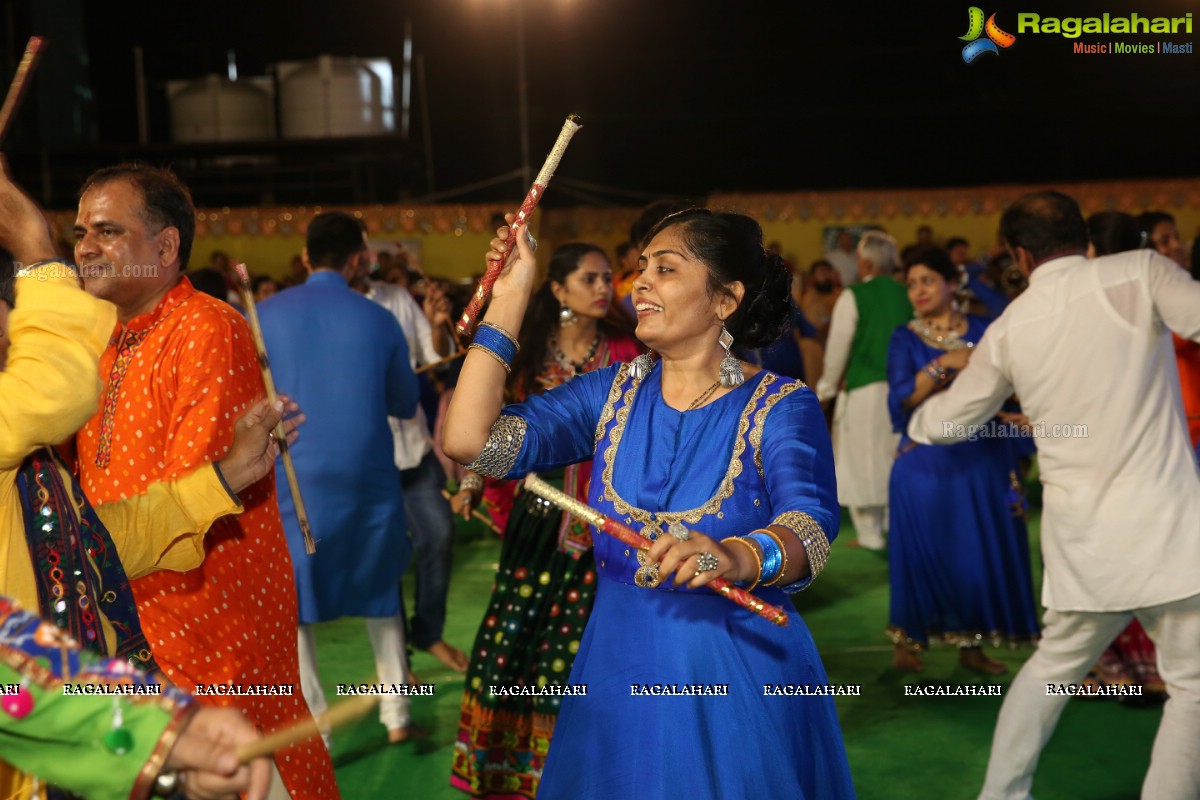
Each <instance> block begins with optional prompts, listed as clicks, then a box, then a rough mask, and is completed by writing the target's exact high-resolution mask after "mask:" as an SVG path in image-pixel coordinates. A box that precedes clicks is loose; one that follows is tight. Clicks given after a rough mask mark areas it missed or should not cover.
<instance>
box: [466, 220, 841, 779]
mask: <svg viewBox="0 0 1200 800" xmlns="http://www.w3.org/2000/svg"><path fill="white" fill-rule="evenodd" d="M646 241H647V242H648V244H646V245H645V248H644V250H643V253H642V259H641V262H640V269H641V272H640V274H639V276H638V278H637V279H636V281H635V282H634V285H633V286H634V293H633V296H634V303H635V308H636V310H637V314H638V327H637V336H638V338H639V339H641V340H642V342H643V343H645V344H646V345H647V346H649V347H650V348H652V349H653V350H654V351H655V352H656V353H657V354H658V356H659V358H658V360H657V361H654V360H652V359H650V358H648V357H641V358H639V359H635V361H634V362H633V363H631V364H617V365H613V366H611V367H608V368H606V369H601V370H596V371H594V372H591V373H588V374H586V375H581V376H579V377H577V378H576V379H575V380H573V381H571V382H570V383H567V384H565V385H563V386H561V387H558V388H556V389H553V390H551V391H549V392H546V393H544V394H542V395H539V396H537V397H532V398H530V399H529V400H527V401H526V402H524V403H521V404H518V405H514V406H508V407H506V408H503V409H502V408H501V402H502V396H503V386H504V378H505V372H506V366H505V365H506V363H507V362H508V361H509V360H510V359H511V357H512V356H513V355H514V349H515V348H514V347H513V345H512V343H511V342H510V341H509V340H510V338H511V339H512V340H515V338H516V334H517V332H518V329H519V328H520V325H521V320H522V317H523V316H524V313H525V308H526V304H527V302H528V298H529V293H530V290H531V288H532V284H533V277H534V271H535V268H534V261H533V256H532V252H531V250H530V248H529V245H528V243H527V242H526V241H525V237H523V236H521V237H518V241H517V242H516V248H517V257H516V258H515V259H514V262H513V264H512V265H511V266H510V267H509V268H508V269H507V270H506V271H505V273H504V274H503V275H502V276H501V278H500V280H499V281H498V282H497V284H496V287H495V291H494V295H493V298H492V302H491V305H490V306H489V309H488V312H487V316H486V317H485V320H484V323H485V326H484V327H481V329H480V332H479V333H478V334H477V335H476V339H475V345H476V346H477V347H476V348H475V349H474V350H472V351H471V353H470V354H469V355H468V356H467V359H466V362H465V363H464V365H463V378H464V379H463V380H461V381H460V383H459V388H458V390H457V391H456V392H455V395H454V400H453V402H452V404H451V407H450V410H449V413H448V416H447V421H446V426H445V430H444V433H443V447H444V449H445V452H446V453H447V454H448V455H450V456H451V457H453V458H456V459H457V460H459V461H462V462H471V469H473V470H475V471H477V472H482V473H484V474H490V475H494V476H498V477H502V476H507V477H519V476H521V475H524V474H526V473H529V472H537V471H540V470H549V469H553V468H556V467H560V466H562V465H564V464H570V463H574V462H579V461H584V460H590V461H591V462H592V465H593V476H595V477H594V478H593V480H592V482H591V488H590V491H589V501H590V504H591V505H592V506H593V507H595V508H597V509H599V510H600V511H602V512H604V513H605V514H607V515H609V516H611V517H614V518H616V519H619V520H622V521H623V522H625V523H626V524H627V525H629V526H630V527H632V528H634V529H635V530H638V529H640V530H642V531H643V532H644V533H646V534H647V536H649V537H650V538H652V539H654V540H655V541H654V542H653V545H652V546H651V547H649V550H648V551H647V550H638V549H636V548H629V547H628V546H626V545H624V544H621V543H620V542H618V541H616V540H615V539H612V538H610V537H608V536H605V535H600V534H598V533H597V534H596V536H595V539H594V541H595V544H594V552H595V559H596V564H597V568H598V573H599V580H598V582H597V589H596V598H595V605H594V607H593V610H592V614H591V618H590V619H589V621H588V624H587V628H586V630H585V632H584V636H583V639H582V641H581V642H580V645H579V651H578V653H577V654H576V656H575V663H574V666H573V668H572V671H571V676H570V680H569V682H570V684H572V685H579V684H583V685H586V686H587V694H586V696H570V697H564V698H563V702H562V707H561V711H560V714H559V718H558V722H557V725H556V727H555V731H554V740H553V744H552V745H551V747H550V751H549V755H548V757H547V762H546V767H545V772H544V774H543V776H542V779H541V788H540V790H539V793H538V797H539V800H567V799H568V798H569V799H570V800H589V799H590V798H596V799H597V800H599V799H600V798H604V799H605V800H607V799H608V798H613V797H620V798H624V797H644V798H666V797H687V798H689V800H703V799H704V798H733V799H736V800H741V798H746V797H755V796H760V795H762V796H768V795H769V796H779V797H788V798H796V799H799V798H822V800H825V799H826V798H833V799H835V800H837V799H840V798H849V797H853V794H854V790H853V786H852V784H851V781H850V774H849V767H848V765H847V762H846V754H845V750H844V748H843V745H842V737H841V731H840V729H839V727H838V721H837V714H836V711H835V709H834V704H833V699H832V697H831V696H829V694H828V693H827V692H830V691H831V689H833V687H828V681H827V678H826V676H825V671H824V668H823V667H822V665H821V660H820V658H819V656H818V655H817V651H816V647H815V645H814V644H813V640H812V637H811V635H810V634H809V632H808V630H807V628H806V627H805V625H804V622H803V620H802V619H801V618H800V615H799V614H798V613H797V612H796V611H795V609H794V608H793V607H792V604H791V602H790V600H789V598H788V596H787V594H786V592H794V591H798V590H800V589H803V588H804V587H806V586H807V585H808V584H809V583H810V582H811V581H812V580H813V578H815V577H816V576H817V575H818V574H819V573H820V571H821V569H822V568H823V567H824V565H825V562H826V560H827V558H828V555H829V543H830V542H831V541H832V540H833V538H834V536H835V535H836V534H837V529H838V521H839V510H838V505H837V492H836V487H835V485H834V477H833V475H834V473H833V460H832V450H831V447H830V442H829V434H828V432H827V430H826V427H825V421H824V418H823V416H822V413H821V409H820V406H819V404H818V403H817V400H816V397H815V396H814V395H813V393H812V392H811V391H809V390H808V388H807V387H805V386H804V385H803V384H802V383H800V382H799V381H794V380H789V379H785V378H781V377H780V376H778V375H776V374H774V373H771V372H768V371H765V370H757V369H755V368H753V367H750V366H748V365H745V364H743V363H741V362H738V361H737V360H736V359H733V358H731V357H730V356H729V354H728V349H729V347H730V346H731V344H732V342H730V341H729V339H730V338H732V339H733V341H735V342H737V343H738V344H744V345H745V346H748V347H760V346H764V345H768V344H770V343H771V341H773V340H774V339H775V338H776V337H777V336H778V335H779V333H780V331H781V330H782V327H783V324H784V322H785V320H786V318H787V315H788V313H789V310H790V304H789V296H790V293H789V283H790V276H789V275H788V273H787V271H786V269H785V268H784V266H783V264H782V262H781V261H780V260H779V258H778V257H777V256H773V255H770V254H768V253H766V252H765V251H764V249H763V246H762V230H761V228H759V226H758V224H757V223H756V222H754V221H753V220H751V219H750V218H748V217H744V216H741V215H738V214H719V213H713V212H710V211H707V210H704V209H693V210H689V211H684V212H680V213H679V214H676V215H672V216H670V217H667V218H666V219H664V220H663V221H662V222H661V223H659V225H658V226H656V227H655V228H654V229H653V230H652V231H651V232H650V234H648V236H647V239H646ZM492 246H493V250H492V252H490V253H489V255H488V258H489V259H490V260H497V259H499V258H501V257H502V253H503V252H504V251H505V250H506V249H507V248H508V247H510V246H511V244H510V241H509V239H508V237H507V233H506V232H505V231H504V230H502V231H501V232H500V235H499V236H498V238H497V239H494V240H493V242H492ZM468 387H469V388H468ZM464 388H466V389H467V391H465V392H464ZM647 544H650V543H649V542H648V543H647ZM718 576H720V577H724V578H726V579H729V580H732V581H739V582H744V583H745V585H746V586H747V587H749V588H750V589H751V591H753V593H754V594H755V595H756V596H757V597H759V598H761V599H762V600H763V601H765V602H769V603H773V604H775V605H779V606H782V607H784V608H785V609H787V612H788V622H789V624H788V625H787V626H786V627H778V626H775V625H772V624H771V623H770V622H768V621H766V620H764V619H763V618H761V617H759V616H757V615H755V614H754V613H752V612H750V611H747V610H744V609H742V608H740V607H739V606H736V605H734V604H732V603H730V602H729V601H727V600H725V599H724V598H723V597H720V596H718V595H717V594H715V593H714V592H712V591H711V590H709V589H708V588H706V584H707V583H708V582H709V581H711V580H712V579H713V578H715V577H718ZM797 687H799V688H797ZM834 690H835V689H834Z"/></svg>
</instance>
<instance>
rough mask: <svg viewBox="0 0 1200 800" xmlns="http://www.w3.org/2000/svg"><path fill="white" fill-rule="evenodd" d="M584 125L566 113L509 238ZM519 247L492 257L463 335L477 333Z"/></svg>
mask: <svg viewBox="0 0 1200 800" xmlns="http://www.w3.org/2000/svg"><path fill="white" fill-rule="evenodd" d="M582 127H583V126H582V125H580V124H579V117H577V116H575V115H574V114H572V115H571V116H569V117H567V121H566V122H564V123H563V126H562V130H561V131H560V132H559V134H558V140H557V141H556V142H555V143H554V147H552V148H550V155H548V156H546V162H545V163H544V164H542V168H541V170H540V171H539V172H538V174H537V177H536V178H534V181H533V186H531V187H529V194H527V195H525V201H524V202H523V203H521V208H520V210H519V211H517V218H516V219H515V220H513V223H512V225H510V226H509V228H508V230H509V233H510V235H509V237H508V241H509V242H514V243H515V242H516V236H515V234H516V233H517V232H518V231H519V230H520V229H521V228H523V227H525V225H526V224H528V222H529V218H530V217H531V216H533V209H534V208H536V207H537V204H538V201H539V200H541V199H542V195H543V194H544V193H545V191H546V186H547V184H549V183H550V179H551V178H553V177H554V171H555V170H556V169H558V162H560V161H562V157H563V153H564V152H566V150H567V145H568V144H570V143H571V137H572V136H574V135H575V131H577V130H579V129H580V128H582ZM516 249H517V248H516V247H509V248H507V249H506V250H505V251H504V257H503V258H501V259H500V260H499V261H492V262H490V263H489V264H488V268H487V272H485V273H484V274H483V277H482V278H480V280H479V287H478V288H477V289H476V290H475V294H474V295H473V296H472V297H471V302H470V303H468V304H467V308H466V310H465V311H463V315H462V317H461V318H460V319H459V320H458V323H457V327H458V332H459V333H461V334H462V335H464V336H471V335H472V334H474V333H475V324H476V323H477V322H478V321H479V315H480V313H482V311H483V307H484V305H485V304H486V303H487V301H488V298H489V297H491V295H492V286H494V285H495V283H496V279H497V278H499V277H500V273H501V272H503V271H504V268H505V267H506V266H508V262H509V259H511V258H512V255H513V253H514V252H516Z"/></svg>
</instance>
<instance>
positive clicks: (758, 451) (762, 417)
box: [750, 381, 807, 478]
mask: <svg viewBox="0 0 1200 800" xmlns="http://www.w3.org/2000/svg"><path fill="white" fill-rule="evenodd" d="M805 388H807V385H806V384H805V383H804V381H789V382H788V383H785V384H783V385H782V386H780V387H779V391H778V392H776V393H775V394H773V395H771V396H770V397H768V398H767V402H766V404H765V405H763V407H762V408H760V409H759V410H758V413H757V414H755V415H754V427H753V428H751V429H750V446H751V447H753V448H754V466H755V468H756V469H757V470H758V477H760V478H763V477H765V476H764V475H763V462H762V437H763V429H764V427H765V425H766V421H767V414H769V413H770V411H771V409H772V408H773V407H774V406H775V404H776V403H778V402H779V401H780V400H782V399H783V398H785V397H787V396H788V395H789V394H791V393H792V392H794V391H796V390H797V389H805Z"/></svg>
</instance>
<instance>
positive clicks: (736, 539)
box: [721, 536, 763, 592]
mask: <svg viewBox="0 0 1200 800" xmlns="http://www.w3.org/2000/svg"><path fill="white" fill-rule="evenodd" d="M726 542H737V543H739V544H743V545H745V546H746V547H747V548H749V549H750V552H751V553H752V554H753V555H754V562H755V563H756V564H758V575H757V577H755V579H754V582H753V583H751V584H750V585H749V586H747V587H746V591H747V592H753V591H754V587H756V586H758V582H759V581H761V580H762V571H763V565H762V556H760V555H759V554H758V550H757V549H756V548H755V547H754V545H753V544H752V543H751V542H748V541H746V540H745V539H743V538H742V537H740V536H730V537H729V538H727V539H722V540H721V544H725V543H726Z"/></svg>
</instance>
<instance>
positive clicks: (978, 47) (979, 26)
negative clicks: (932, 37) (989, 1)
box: [958, 6, 1017, 64]
mask: <svg viewBox="0 0 1200 800" xmlns="http://www.w3.org/2000/svg"><path fill="white" fill-rule="evenodd" d="M985 33H986V34H987V38H986V39H981V38H979V37H980V36H982V35H983V34H985ZM958 38H959V39H961V40H962V41H964V42H968V43H969V44H967V46H966V47H964V48H963V51H962V57H963V61H965V62H966V63H968V64H970V63H971V62H972V61H974V60H975V59H977V58H979V57H980V56H981V55H983V54H984V53H993V54H995V55H1000V48H1002V47H1003V48H1005V49H1008V48H1009V47H1012V46H1013V43H1015V42H1016V41H1017V37H1015V36H1013V35H1012V34H1011V33H1006V32H1005V31H1002V30H1001V29H1000V26H999V25H997V24H996V15H995V14H992V15H991V16H990V17H988V18H987V22H986V23H985V22H984V21H983V9H982V8H980V7H979V6H971V7H970V8H969V9H967V34H966V35H965V36H960V37H958Z"/></svg>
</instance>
